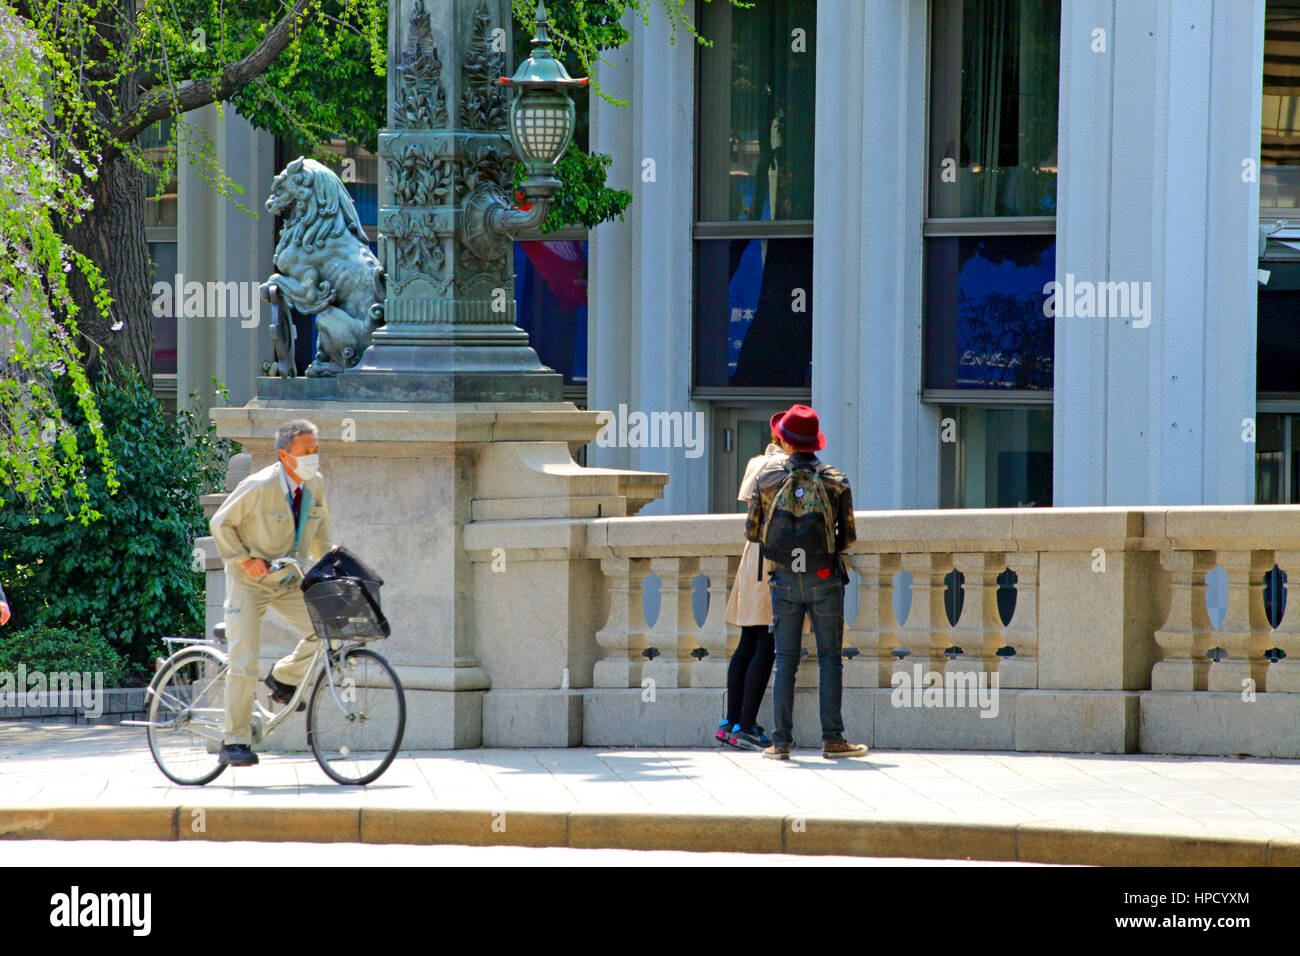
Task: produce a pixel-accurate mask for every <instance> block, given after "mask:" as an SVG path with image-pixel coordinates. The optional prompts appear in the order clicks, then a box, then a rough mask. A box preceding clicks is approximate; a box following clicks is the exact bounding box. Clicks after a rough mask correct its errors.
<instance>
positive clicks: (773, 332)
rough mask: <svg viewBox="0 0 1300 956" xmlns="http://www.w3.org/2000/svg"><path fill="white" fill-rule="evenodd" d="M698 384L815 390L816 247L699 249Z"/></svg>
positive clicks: (703, 245) (716, 244)
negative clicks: (814, 259)
mask: <svg viewBox="0 0 1300 956" xmlns="http://www.w3.org/2000/svg"><path fill="white" fill-rule="evenodd" d="M695 275H696V277H697V278H696V298H695V308H696V326H695V368H696V376H695V383H696V384H697V385H700V386H706V387H707V386H723V385H734V386H746V387H755V386H773V387H780V386H785V387H790V386H795V387H805V386H809V385H811V384H812V371H811V362H812V309H813V301H812V240H811V239H715V240H705V241H701V242H697V243H696V263H695Z"/></svg>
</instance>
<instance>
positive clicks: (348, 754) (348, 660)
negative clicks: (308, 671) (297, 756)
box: [307, 647, 406, 785]
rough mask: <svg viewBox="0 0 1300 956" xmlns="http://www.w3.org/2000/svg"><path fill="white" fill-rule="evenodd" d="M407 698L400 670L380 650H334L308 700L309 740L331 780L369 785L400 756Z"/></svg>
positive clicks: (404, 729) (356, 648) (312, 749)
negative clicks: (399, 674) (399, 677)
mask: <svg viewBox="0 0 1300 956" xmlns="http://www.w3.org/2000/svg"><path fill="white" fill-rule="evenodd" d="M405 731H406V697H405V695H404V694H403V693H402V683H401V681H399V680H398V679H397V673H396V672H395V671H394V670H393V668H392V667H391V666H389V663H388V661H386V660H384V659H383V658H382V657H380V656H379V655H378V654H376V653H375V652H374V651H371V650H366V649H365V648H360V647H354V648H351V649H350V650H347V651H344V652H343V653H342V656H341V657H340V656H339V655H337V654H331V655H330V658H329V660H328V661H327V662H326V668H324V669H322V670H321V672H320V675H319V676H318V677H317V678H316V686H315V687H313V688H312V692H311V702H310V703H308V705H307V742H308V743H309V744H310V745H311V752H312V753H313V754H315V755H316V762H317V763H319V764H320V766H321V769H322V770H324V771H325V773H326V774H328V775H329V777H330V779H332V780H335V781H337V782H338V783H343V784H356V785H364V784H367V783H371V782H372V781H374V780H376V779H378V777H379V775H380V774H381V773H383V772H384V771H385V770H387V769H388V765H389V764H391V763H392V762H393V758H394V757H396V756H397V748H398V747H400V746H401V745H402V735H403V734H404V733H405Z"/></svg>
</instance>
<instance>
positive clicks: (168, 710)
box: [148, 645, 226, 786]
mask: <svg viewBox="0 0 1300 956" xmlns="http://www.w3.org/2000/svg"><path fill="white" fill-rule="evenodd" d="M225 669H226V658H225V656H224V655H223V654H221V653H220V652H219V651H216V650H213V649H212V648H210V647H204V646H202V645H195V646H193V647H187V648H185V649H184V650H181V651H178V652H177V653H175V654H173V655H172V656H171V657H169V658H168V659H167V661H166V663H164V664H163V666H162V670H160V671H159V672H158V674H157V675H156V676H155V677H154V679H153V683H151V684H150V685H149V727H148V733H149V751H150V752H151V753H152V754H153V759H154V763H156V764H157V765H158V769H159V770H161V771H162V772H163V773H164V774H165V775H166V776H167V779H169V780H171V781H172V782H174V783H179V784H181V785H182V786H202V785H203V784H205V783H210V782H212V781H213V780H215V779H216V778H217V777H218V776H220V775H221V771H223V770H225V769H226V765H225V764H224V763H222V761H221V735H222V733H223V732H224V731H225V726H226V700H225V681H224V680H222V677H223V676H224V674H225Z"/></svg>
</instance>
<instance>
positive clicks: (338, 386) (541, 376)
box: [257, 370, 564, 403]
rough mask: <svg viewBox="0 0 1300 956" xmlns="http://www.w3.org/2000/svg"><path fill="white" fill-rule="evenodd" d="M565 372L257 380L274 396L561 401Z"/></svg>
mask: <svg viewBox="0 0 1300 956" xmlns="http://www.w3.org/2000/svg"><path fill="white" fill-rule="evenodd" d="M563 392H564V376H562V375H561V374H560V373H559V372H552V371H549V370H547V371H537V372H442V371H439V372H351V371H350V372H348V373H347V374H344V375H339V376H336V377H334V378H269V377H263V378H259V379H258V380H257V397H258V398H260V399H266V400H268V401H285V400H299V401H307V400H311V401H354V402H438V403H445V402H559V401H563V399H564V395H563Z"/></svg>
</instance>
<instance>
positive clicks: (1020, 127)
mask: <svg viewBox="0 0 1300 956" xmlns="http://www.w3.org/2000/svg"><path fill="white" fill-rule="evenodd" d="M1060 32H1061V7H1060V3H1059V0H940V2H938V3H936V4H935V10H934V31H933V63H932V75H931V87H932V88H931V97H932V102H933V107H932V109H931V117H930V121H931V129H930V143H931V163H930V169H931V180H930V215H931V216H933V217H936V218H955V217H969V216H1054V215H1056V169H1057V157H1056V138H1057V101H1058V85H1059V78H1058V73H1059V68H1060Z"/></svg>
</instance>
